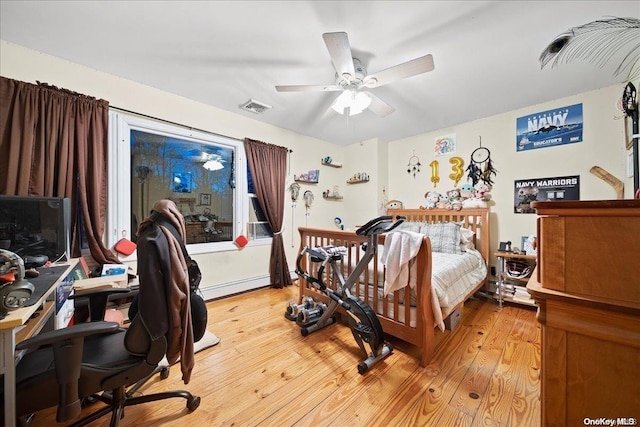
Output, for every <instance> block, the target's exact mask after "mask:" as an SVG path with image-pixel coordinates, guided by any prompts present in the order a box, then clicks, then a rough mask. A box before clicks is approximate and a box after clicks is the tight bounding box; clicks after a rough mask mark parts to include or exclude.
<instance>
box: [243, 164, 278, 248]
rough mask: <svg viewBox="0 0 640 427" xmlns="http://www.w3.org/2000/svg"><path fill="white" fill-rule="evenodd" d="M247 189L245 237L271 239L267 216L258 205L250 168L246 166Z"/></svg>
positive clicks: (271, 233) (271, 234)
mask: <svg viewBox="0 0 640 427" xmlns="http://www.w3.org/2000/svg"><path fill="white" fill-rule="evenodd" d="M247 191H248V192H249V194H248V197H249V222H247V237H248V238H249V240H260V239H267V238H268V239H271V238H272V237H273V232H272V231H271V226H270V225H269V222H268V221H267V217H266V215H265V214H264V212H263V211H262V208H261V207H260V202H258V198H257V197H256V194H255V193H256V189H255V187H254V186H253V178H252V176H251V170H250V168H249V166H247Z"/></svg>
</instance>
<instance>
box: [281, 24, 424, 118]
mask: <svg viewBox="0 0 640 427" xmlns="http://www.w3.org/2000/svg"><path fill="white" fill-rule="evenodd" d="M322 38H323V39H324V42H325V44H326V45H327V49H328V50H329V55H330V56H331V61H332V62H333V66H334V68H335V69H336V80H335V83H333V84H329V85H287V86H276V90H277V91H278V92H312V91H324V92H327V91H342V94H340V96H338V97H337V98H336V99H335V100H334V101H333V103H332V104H331V107H330V108H329V111H332V110H333V111H336V112H338V113H340V114H346V115H354V114H358V113H360V112H362V111H363V110H365V109H367V108H368V109H369V110H371V111H372V112H373V113H374V114H376V115H378V116H380V117H384V116H387V115H389V114H391V113H392V112H393V111H394V108H393V107H392V106H390V105H389V104H387V103H386V102H384V101H383V100H381V99H380V98H378V97H377V96H375V95H374V94H373V93H371V92H370V91H368V90H366V89H373V88H376V87H380V86H382V85H386V84H388V83H392V82H395V81H398V80H402V79H406V78H408V77H413V76H416V75H418V74H422V73H426V72H429V71H432V70H433V68H434V65H433V56H431V55H425V56H421V57H419V58H416V59H412V60H411V61H407V62H404V63H402V64H398V65H395V66H393V67H390V68H387V69H385V70H382V71H378V72H377V73H373V74H367V71H366V70H365V69H364V67H363V66H362V64H361V63H360V60H358V59H357V58H354V57H353V55H352V53H351V45H350V44H349V37H348V36H347V33H345V32H336V33H324V34H323V35H322Z"/></svg>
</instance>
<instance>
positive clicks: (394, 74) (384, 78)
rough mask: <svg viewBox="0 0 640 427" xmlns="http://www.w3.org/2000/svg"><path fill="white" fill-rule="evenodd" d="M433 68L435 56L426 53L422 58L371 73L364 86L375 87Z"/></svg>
mask: <svg viewBox="0 0 640 427" xmlns="http://www.w3.org/2000/svg"><path fill="white" fill-rule="evenodd" d="M433 69H434V64H433V56H431V55H425V56H421V57H420V58H416V59H412V60H411V61H407V62H404V63H402V64H398V65H395V66H393V67H391V68H387V69H386V70H382V71H378V72H377V73H373V74H369V75H368V76H367V77H366V78H365V79H364V86H366V87H369V88H374V87H378V86H382V85H386V84H387V83H391V82H395V81H397V80H402V79H406V78H408V77H413V76H417V75H418V74H422V73H426V72H429V71H432V70H433Z"/></svg>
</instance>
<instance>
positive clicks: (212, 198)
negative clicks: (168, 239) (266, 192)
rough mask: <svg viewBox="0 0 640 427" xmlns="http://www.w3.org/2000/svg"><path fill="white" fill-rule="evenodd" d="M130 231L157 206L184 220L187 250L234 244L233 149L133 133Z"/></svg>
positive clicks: (164, 136) (144, 133)
mask: <svg viewBox="0 0 640 427" xmlns="http://www.w3.org/2000/svg"><path fill="white" fill-rule="evenodd" d="M130 136H131V171H132V179H131V212H132V230H136V229H137V226H138V224H139V222H140V221H141V220H142V219H144V218H146V217H147V216H148V215H149V210H150V206H152V205H153V203H154V202H155V201H156V200H160V199H171V200H173V201H174V202H175V203H176V205H177V206H178V209H180V211H181V212H182V214H183V216H184V218H185V224H186V227H187V244H193V243H207V242H223V241H231V240H232V239H233V223H234V218H233V213H234V206H233V200H234V197H233V195H234V188H232V185H231V183H233V182H235V177H234V176H233V174H234V168H233V161H234V152H233V150H234V148H233V147H229V146H224V145H221V144H214V143H204V142H196V141H190V140H187V139H182V138H176V137H170V136H166V135H161V134H155V133H149V132H144V131H140V130H131V135H130Z"/></svg>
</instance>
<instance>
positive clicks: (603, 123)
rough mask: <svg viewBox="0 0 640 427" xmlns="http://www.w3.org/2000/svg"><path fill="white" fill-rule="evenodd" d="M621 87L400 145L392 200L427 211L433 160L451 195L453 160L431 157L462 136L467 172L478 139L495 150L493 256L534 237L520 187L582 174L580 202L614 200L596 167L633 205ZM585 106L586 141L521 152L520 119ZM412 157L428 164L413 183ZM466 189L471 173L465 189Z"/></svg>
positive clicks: (393, 151) (460, 152) (394, 154)
mask: <svg viewBox="0 0 640 427" xmlns="http://www.w3.org/2000/svg"><path fill="white" fill-rule="evenodd" d="M623 88H624V85H622V84H621V85H616V86H612V87H607V88H604V89H600V90H596V91H592V92H587V93H583V94H580V95H578V96H573V97H568V98H563V99H558V100H556V101H553V102H547V103H544V104H540V105H534V106H531V107H527V108H523V109H521V110H517V111H511V112H509V113H505V114H500V115H496V116H493V117H488V118H484V119H480V120H476V121H473V122H468V123H462V124H460V125H458V126H453V127H451V128H448V129H442V130H439V131H436V132H430V133H426V134H422V135H416V136H413V137H411V138H407V139H403V140H401V141H394V142H392V143H390V144H389V145H388V153H389V198H390V199H399V200H401V201H403V202H404V204H405V207H417V206H419V205H421V204H424V203H425V200H424V194H425V193H426V191H428V190H430V189H433V184H432V183H431V181H430V178H431V172H430V168H429V166H428V165H429V163H431V161H433V160H434V159H437V160H439V162H440V179H441V181H440V183H439V184H438V186H437V188H436V191H446V190H447V189H450V188H452V186H453V182H452V181H451V180H450V179H449V173H451V171H450V164H449V158H450V157H451V156H442V157H435V156H434V155H433V154H432V153H433V146H434V139H435V138H436V137H438V136H443V135H447V134H450V133H455V134H456V137H457V151H456V153H455V155H456V156H460V157H462V158H463V159H464V161H465V168H466V165H467V164H468V162H469V156H470V154H471V152H472V151H473V150H474V149H475V148H477V147H478V146H479V137H482V145H483V146H484V147H487V148H489V149H490V150H491V158H492V159H493V161H494V165H495V168H496V169H497V170H498V172H497V176H496V177H495V179H494V181H495V185H494V188H493V191H492V203H491V212H492V215H491V218H492V219H491V234H492V236H491V243H492V244H491V250H492V252H493V251H495V249H496V248H497V245H498V242H499V241H507V240H511V241H512V242H514V243H513V244H514V245H515V246H520V237H521V236H524V235H530V234H535V233H536V225H535V219H536V215H535V214H515V213H513V192H514V180H520V179H527V178H545V177H556V176H568V175H579V176H580V198H581V199H582V200H596V199H615V198H616V193H615V191H614V190H613V188H612V187H611V186H609V185H608V184H606V183H605V182H604V181H602V180H601V179H599V178H597V177H595V176H594V175H593V174H591V173H590V172H589V169H590V168H591V167H592V166H594V165H598V166H600V167H602V168H604V169H605V170H607V171H608V172H610V173H611V174H613V175H614V176H616V177H618V178H619V179H621V180H623V181H624V182H625V197H626V198H631V197H632V194H633V180H632V178H627V170H626V154H627V152H626V151H625V145H624V124H623V122H624V120H622V119H620V118H619V117H620V116H621V115H622V113H621V112H620V111H619V110H618V109H617V108H616V101H617V100H618V98H619V97H620V95H621V94H622V90H623ZM514 96H517V94H514ZM579 103H582V107H583V116H584V132H583V141H582V142H579V143H573V144H568V145H562V146H557V147H547V148H540V149H535V150H528V151H523V152H516V148H515V140H516V138H515V133H516V119H517V118H518V117H522V116H526V115H529V114H533V113H535V112H538V111H545V110H550V109H553V108H557V107H563V106H568V105H573V104H579ZM414 150H415V153H416V155H417V156H418V157H419V158H420V161H421V163H422V165H423V168H422V172H420V174H418V176H416V177H415V178H413V176H412V175H409V174H408V173H407V172H406V166H407V163H408V160H409V157H410V156H411V155H412V153H413V152H414ZM464 182H466V174H465V177H464V178H463V180H462V181H461V184H462V183H464ZM515 242H517V243H515Z"/></svg>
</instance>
